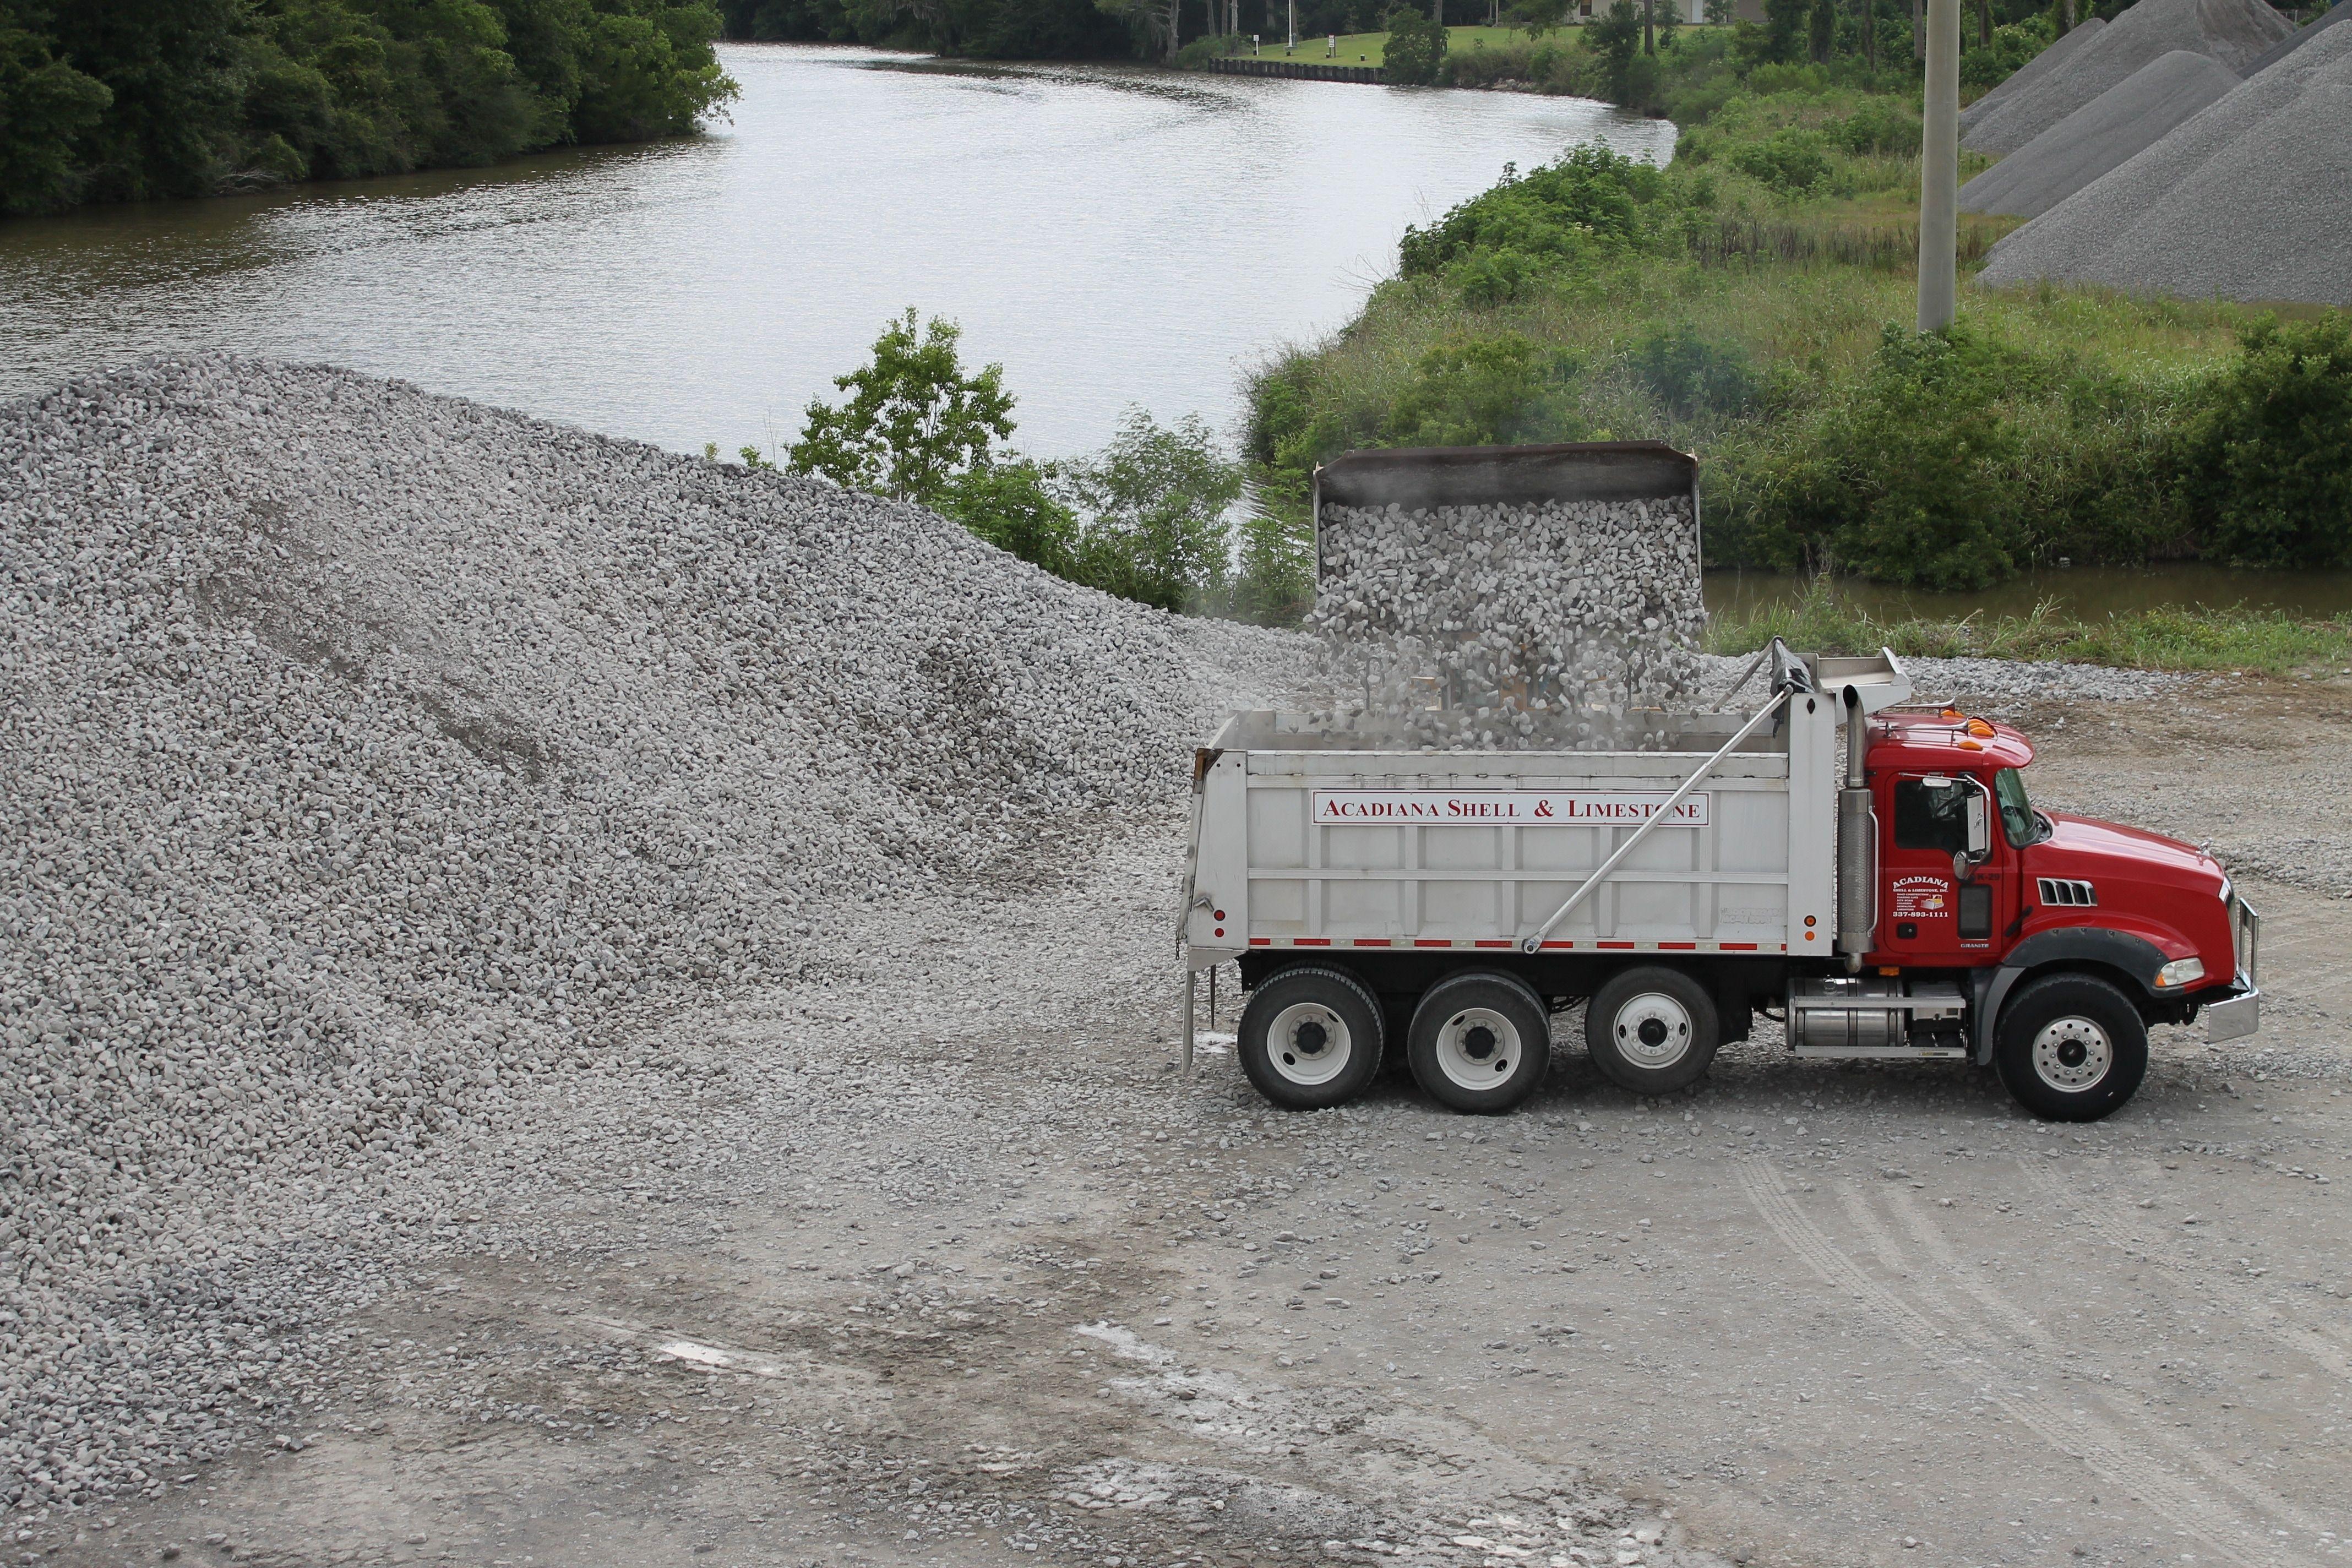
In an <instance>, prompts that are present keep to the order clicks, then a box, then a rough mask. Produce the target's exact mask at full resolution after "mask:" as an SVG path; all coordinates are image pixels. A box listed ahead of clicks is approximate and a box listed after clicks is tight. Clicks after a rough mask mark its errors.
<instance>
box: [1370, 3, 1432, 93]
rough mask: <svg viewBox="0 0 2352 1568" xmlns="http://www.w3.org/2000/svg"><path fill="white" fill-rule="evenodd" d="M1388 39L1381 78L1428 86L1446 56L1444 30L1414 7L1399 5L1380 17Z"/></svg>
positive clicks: (1407, 84)
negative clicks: (1386, 30)
mask: <svg viewBox="0 0 2352 1568" xmlns="http://www.w3.org/2000/svg"><path fill="white" fill-rule="evenodd" d="M1381 26H1384V27H1386V28H1387V29H1388V35H1389V41H1388V49H1387V53H1386V55H1385V56H1384V59H1385V63H1384V64H1383V65H1382V66H1381V80H1382V81H1385V82H1394V83H1401V84H1402V85H1404V86H1406V87H1429V86H1432V85H1433V84H1434V83H1435V82H1436V80H1437V73H1438V68H1439V67H1440V66H1441V65H1442V64H1443V63H1444V59H1445V42H1446V38H1445V29H1444V27H1442V26H1438V24H1437V22H1436V20H1435V18H1433V17H1432V16H1430V15H1429V14H1428V13H1426V12H1424V11H1421V10H1417V9H1408V8H1405V7H1402V6H1401V7H1399V8H1398V9H1396V10H1393V11H1391V12H1390V13H1389V14H1388V15H1387V16H1385V17H1383V18H1382V19H1381Z"/></svg>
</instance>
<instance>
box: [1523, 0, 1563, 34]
mask: <svg viewBox="0 0 2352 1568" xmlns="http://www.w3.org/2000/svg"><path fill="white" fill-rule="evenodd" d="M1509 15H1510V17H1511V20H1512V22H1513V23H1515V24H1516V25H1517V26H1521V27H1524V28H1526V29H1527V34H1528V42H1529V43H1531V44H1532V43H1534V42H1536V41H1537V40H1538V39H1540V38H1541V37H1543V36H1544V35H1545V34H1546V33H1549V32H1550V31H1551V30H1552V29H1553V28H1554V27H1557V26H1559V25H1560V24H1561V23H1562V22H1563V21H1566V20H1567V19H1568V0H1517V4H1515V5H1512V7H1511V9H1510V12H1509Z"/></svg>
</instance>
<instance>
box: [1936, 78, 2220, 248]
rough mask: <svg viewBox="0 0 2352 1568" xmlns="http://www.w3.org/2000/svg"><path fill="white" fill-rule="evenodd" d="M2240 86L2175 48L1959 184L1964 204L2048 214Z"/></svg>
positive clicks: (1984, 209) (1969, 207) (1988, 209)
mask: <svg viewBox="0 0 2352 1568" xmlns="http://www.w3.org/2000/svg"><path fill="white" fill-rule="evenodd" d="M2237 85H2238V79H2237V77H2236V75H2235V74H2234V73H2232V72H2231V69H2230V68H2229V67H2227V66H2225V65H2223V64H2221V61H2219V60H2217V59H2214V58H2212V57H2210V55H2200V54H2196V53H2193V52H2192V51H2190V50H2188V49H2175V50H2173V51H2172V53H2170V54H2168V55H2166V56H2165V57H2163V58H2161V59H2158V60H2155V61H2153V62H2151V63H2149V64H2148V65H2146V66H2143V67H2142V68H2140V69H2138V70H2137V71H2135V72H2134V73H2133V74H2132V76H2131V78H2130V79H2128V80H2126V81H2121V82H2118V83H2116V85H2115V86H2114V87H2111V88H2109V89H2107V90H2106V91H2105V92H2103V93H2101V94H2099V96H2098V97H2096V98H2095V99H2093V100H2091V101H2090V102H2088V103H2086V104H2084V106H2083V107H2082V108H2080V109H2078V110H2075V111H2074V113H2072V114H2070V115H2068V116H2067V117H2066V118H2065V119H2063V120H2062V121H2059V122H2058V123H2057V124H2055V125H2053V126H2052V127H2051V128H2050V129H2049V130H2047V131H2044V132H2042V134H2041V135H2039V136H2036V137H2035V138H2034V139H2033V140H2032V141H2031V142H2027V143H2026V144H2025V145H2024V146H2022V147H2021V148H2019V149H2018V150H2017V151H2016V152H2014V153H2011V154H2010V155H2009V156H2008V157H2006V158H2003V159H2002V160H2001V161H2000V163H1996V164H1995V165H1993V166H1992V167H1991V168H1990V169H1987V170H1986V171H1985V172H1984V173H1983V174H1979V175H1978V176H1977V177H1976V178H1975V179H1973V180H1970V181H1969V183H1968V184H1965V185H1962V186H1961V187H1960V205H1961V207H1963V208H1964V209H1966V210H1967V211H1969V212H1979V213H2009V214H2011V215H2014V216H2018V217H2033V216H2038V215H2040V214H2042V213H2044V212H2047V211H2048V210H2049V209H2050V208H2052V207H2053V206H2056V205H2058V204H2059V203H2060V202H2062V201H2064V200H2065V199H2066V198H2067V197H2068V196H2071V195H2074V193H2075V192H2076V191H2079V190H2081V189H2082V188H2083V187H2084V185H2087V184H2090V183H2091V182H2092V181H2093V180H2095V179H2097V178H2098V177H2099V176H2100V175H2101V174H2105V173H2106V172H2107V171H2108V170H2110V169H2112V168H2115V167H2116V165H2117V164H2119V163H2124V162H2125V161H2126V160H2127V159H2129V158H2132V157H2134V156H2135V155H2137V153H2139V152H2140V151H2141V150H2142V149H2143V148H2146V147H2147V146H2150V145H2152V144H2153V143H2154V142H2156V141H2157V140H2158V138H2160V137H2162V136H2163V135H2165V134H2166V133H2167V132H2169V131H2171V129H2172V128H2173V127H2174V126H2176V125H2178V124H2179V123H2180V122H2181V121H2184V120H2186V119H2188V118H2189V116H2190V115H2192V114H2195V113H2196V112H2197V111H2198V110H2200V109H2203V108H2204V107H2205V106H2206V105H2207V104H2209V103H2211V102H2212V101H2213V100H2216V99H2218V98H2220V97H2221V95H2222V94H2223V93H2225V92H2228V91H2229V90H2230V89H2231V88H2233V87H2235V86H2237Z"/></svg>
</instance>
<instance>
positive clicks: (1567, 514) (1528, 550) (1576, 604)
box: [1315, 497, 1706, 751]
mask: <svg viewBox="0 0 2352 1568" xmlns="http://www.w3.org/2000/svg"><path fill="white" fill-rule="evenodd" d="M1321 551H1322V560H1321V574H1320V578H1319V581H1318V589H1317V597H1316V609H1315V620H1316V624H1317V626H1318V629H1319V630H1321V632H1322V633H1323V634H1324V636H1325V637H1327V638H1328V639H1329V640H1330V643H1331V645H1332V647H1333V649H1334V652H1335V656H1336V658H1335V662H1336V663H1337V664H1338V665H1339V666H1340V667H1341V668H1344V669H1346V670H1348V671H1349V678H1348V679H1347V681H1346V682H1345V686H1346V689H1348V690H1349V692H1350V695H1351V699H1352V700H1351V701H1350V702H1349V704H1348V705H1347V706H1344V707H1343V708H1342V709H1341V710H1339V714H1338V715H1337V718H1338V719H1339V721H1342V722H1348V723H1353V724H1359V725H1360V724H1363V723H1369V724H1371V725H1374V726H1377V727H1378V728H1379V729H1381V731H1385V732H1388V733H1391V734H1393V735H1395V736H1397V737H1398V738H1399V739H1400V740H1401V741H1402V742H1403V743H1406V744H1412V745H1419V746H1429V747H1437V746H1475V747H1479V748H1496V747H1501V748H1507V749H1508V748H1542V749H1574V750H1587V751H1589V750H1605V749H1612V748H1620V747H1629V746H1631V747H1640V746H1645V745H1650V744H1654V743H1657V742H1660V741H1661V740H1662V739H1663V732H1662V731H1660V730H1659V729H1658V727H1657V726H1656V725H1655V724H1654V722H1651V721H1649V720H1648V719H1645V717H1644V715H1645V714H1648V713H1654V711H1655V710H1669V711H1671V710H1677V709H1681V708H1685V707H1686V706H1687V705H1688V700H1689V697H1690V695H1691V693H1692V692H1693V691H1694V689H1695V682H1696V677H1697V673H1698V668H1699V667H1698V659H1697V653H1696V647H1697V641H1698V637H1699V636H1700V634H1701V633H1702V632H1703V631H1704V630H1705V629H1706V604H1705V601H1704V600H1703V598H1702V596H1701V593H1700V585H1699V558H1698V529H1697V526H1696V519H1695V518H1694V517H1693V516H1692V512H1691V503H1690V501H1689V500H1688V499H1687V498H1686V497H1674V498H1669V499H1664V500H1555V501H1546V502H1543V503H1541V504H1539V505H1493V506H1461V507H1452V506H1445V507H1435V508H1431V509H1428V510H1408V509H1407V508H1405V507H1402V506H1400V505H1395V504H1391V505H1389V506H1387V507H1384V508H1355V507H1341V506H1329V507H1326V508H1325V509H1324V510H1323V521H1322V533H1321ZM1441 699H1442V701H1441Z"/></svg>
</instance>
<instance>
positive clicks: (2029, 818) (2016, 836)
mask: <svg viewBox="0 0 2352 1568" xmlns="http://www.w3.org/2000/svg"><path fill="white" fill-rule="evenodd" d="M1992 793H1993V795H1994V797H1995V798H1996V799H1998V800H1999V801H2000V826H2001V827H2002V829H2003V830H2004V831H2006V832H2007V833H2008V835H2009V841H2010V843H2011V844H2013V845H2015V846H2016V847H2019V848H2023V847H2025V846H2027V845H2028V844H2039V843H2041V842H2042V837H2043V829H2042V818H2041V816H2039V815H2038V814H2036V813H2035V811H2034V809H2033V803H2032V801H2030V800H2028V799H2026V798H2025V780H2024V778H2023V776H2022V775H2021V774H2020V773H2018V771H2017V770H2016V769H2015V768H2003V769H2001V770H2000V772H1999V773H1995V774H1993V776H1992Z"/></svg>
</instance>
